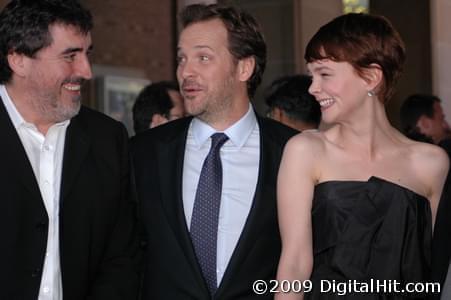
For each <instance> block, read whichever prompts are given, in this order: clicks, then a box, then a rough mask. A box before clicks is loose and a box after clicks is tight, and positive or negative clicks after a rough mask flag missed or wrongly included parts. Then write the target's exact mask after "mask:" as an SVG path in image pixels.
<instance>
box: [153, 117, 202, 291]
mask: <svg viewBox="0 0 451 300" xmlns="http://www.w3.org/2000/svg"><path fill="white" fill-rule="evenodd" d="M191 120H192V118H188V119H186V122H185V123H184V127H183V128H182V129H181V130H178V131H177V133H176V134H175V135H174V136H172V137H170V138H169V139H167V140H166V139H165V140H160V141H159V143H158V144H157V145H156V147H157V149H156V153H157V155H158V157H157V162H158V169H159V171H158V172H159V175H160V176H159V179H160V186H161V201H162V206H163V208H164V212H165V214H166V218H167V220H168V222H169V224H170V225H171V227H172V230H173V232H174V234H175V236H176V237H177V241H178V242H179V243H180V247H181V249H183V251H184V253H185V257H186V259H187V261H189V263H190V264H191V267H192V268H193V270H194V274H195V276H196V279H197V281H198V282H199V283H200V284H201V285H202V286H204V287H205V289H206V285H205V282H204V280H203V277H202V273H201V270H200V267H199V264H198V262H197V258H196V255H195V253H194V248H193V245H192V243H191V236H190V234H189V231H188V226H187V224H186V218H185V212H184V209H183V197H182V185H183V162H184V157H185V146H186V139H187V135H188V128H189V124H190V122H191Z"/></svg>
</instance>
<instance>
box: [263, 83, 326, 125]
mask: <svg viewBox="0 0 451 300" xmlns="http://www.w3.org/2000/svg"><path fill="white" fill-rule="evenodd" d="M311 83H312V80H311V78H310V77H309V76H306V75H294V76H285V77H281V78H279V79H276V80H275V81H274V82H273V83H272V84H271V86H270V87H269V88H268V90H267V91H266V93H267V96H266V98H265V102H266V105H268V107H269V109H270V110H272V109H274V108H275V107H277V108H279V109H281V110H283V111H284V112H285V113H286V114H287V116H288V117H289V118H291V119H292V120H298V121H302V122H304V123H307V124H312V125H314V126H315V127H318V126H319V123H320V122H321V107H320V105H319V103H318V101H316V100H315V97H313V96H312V95H311V94H309V92H308V88H309V86H310V84H311Z"/></svg>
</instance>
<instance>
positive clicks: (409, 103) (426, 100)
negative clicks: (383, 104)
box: [400, 94, 440, 142]
mask: <svg viewBox="0 0 451 300" xmlns="http://www.w3.org/2000/svg"><path fill="white" fill-rule="evenodd" d="M436 102H438V103H440V99H439V98H438V97H436V96H433V95H426V94H414V95H411V96H409V97H407V99H406V100H404V102H403V104H402V105H401V110H400V119H401V130H402V131H403V133H404V134H405V135H406V136H407V137H409V138H411V139H413V140H417V141H423V142H432V140H431V139H430V138H428V137H426V136H425V135H424V134H422V133H421V132H420V131H419V129H418V127H417V123H418V120H419V119H420V117H421V116H427V117H429V118H433V117H434V103H436Z"/></svg>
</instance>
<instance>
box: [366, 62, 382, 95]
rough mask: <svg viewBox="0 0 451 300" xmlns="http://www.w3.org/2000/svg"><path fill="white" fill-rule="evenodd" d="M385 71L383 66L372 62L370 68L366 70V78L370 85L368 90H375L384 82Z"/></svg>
mask: <svg viewBox="0 0 451 300" xmlns="http://www.w3.org/2000/svg"><path fill="white" fill-rule="evenodd" d="M383 76H384V75H383V72H382V68H381V66H379V65H378V64H371V65H370V67H369V68H367V69H366V70H365V75H364V79H365V81H366V83H367V86H368V92H373V93H374V92H375V91H377V88H378V87H379V85H380V84H381V83H382V80H383Z"/></svg>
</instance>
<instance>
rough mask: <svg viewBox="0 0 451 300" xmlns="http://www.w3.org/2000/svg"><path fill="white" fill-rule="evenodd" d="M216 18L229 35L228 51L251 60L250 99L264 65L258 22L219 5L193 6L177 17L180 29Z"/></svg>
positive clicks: (264, 53)
mask: <svg viewBox="0 0 451 300" xmlns="http://www.w3.org/2000/svg"><path fill="white" fill-rule="evenodd" d="M213 19H219V20H221V21H222V22H223V23H224V26H225V27H226V29H227V33H228V42H229V45H228V49H229V51H230V53H231V54H232V56H233V57H234V58H235V59H236V60H240V59H243V58H248V57H254V59H255V69H254V72H253V73H252V76H251V77H250V78H249V81H248V82H247V91H248V94H249V97H253V96H254V94H255V90H256V89H257V87H258V85H259V84H260V82H261V80H262V76H263V72H264V71H265V66H266V43H265V40H264V38H263V34H262V33H261V30H260V26H259V25H258V23H257V21H256V20H255V19H254V17H252V16H251V15H250V14H248V13H247V12H244V11H242V10H239V9H237V8H234V7H230V6H222V5H218V4H210V5H205V4H193V5H189V6H187V7H186V8H185V9H184V10H183V11H182V12H181V14H180V20H181V22H182V26H183V28H186V27H187V26H189V25H191V24H193V23H197V22H203V21H209V20H213Z"/></svg>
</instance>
